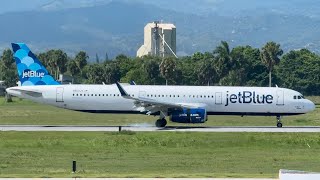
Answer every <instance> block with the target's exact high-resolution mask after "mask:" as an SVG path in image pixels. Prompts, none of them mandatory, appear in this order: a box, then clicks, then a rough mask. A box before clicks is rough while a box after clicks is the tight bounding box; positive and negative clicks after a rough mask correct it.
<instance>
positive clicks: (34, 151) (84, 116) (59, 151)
mask: <svg viewBox="0 0 320 180" xmlns="http://www.w3.org/2000/svg"><path fill="white" fill-rule="evenodd" d="M155 119H156V117H153V116H144V115H112V114H88V113H81V112H74V111H69V110H64V109H58V108H55V107H51V106H46V105H40V104H36V103H32V102H30V101H26V100H22V101H20V100H18V99H14V102H13V103H4V101H3V100H1V99H0V124H39V125H57V124H61V125H134V124H143V125H145V124H150V125H153V124H154V121H155ZM283 122H284V123H285V125H297V126H304V125H320V108H319V107H318V108H317V109H316V110H315V111H314V112H312V113H308V114H306V115H301V116H292V117H285V118H284V120H283ZM274 124H275V118H274V117H239V116H209V120H208V122H207V123H206V124H203V125H202V126H206V125H209V126H229V125H234V126H238V125H239V126H248V125H249V126H250V125H259V126H262V125H271V126H274ZM169 125H178V124H173V123H171V122H170V123H169ZM179 125H180V124H179ZM319 149H320V135H319V134H318V133H196V132H194V133H188V132H185V133H178V132H148V133H135V132H128V131H124V132H120V133H119V132H114V133H104V132H1V131H0V177H18V178H19V177H272V178H275V177H277V176H278V171H279V169H297V170H305V171H320V166H319V161H320V154H319ZM72 160H76V161H77V162H78V172H77V173H76V174H72V173H71V162H72Z"/></svg>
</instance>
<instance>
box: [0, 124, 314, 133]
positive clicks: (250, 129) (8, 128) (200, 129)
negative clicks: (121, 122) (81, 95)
mask: <svg viewBox="0 0 320 180" xmlns="http://www.w3.org/2000/svg"><path fill="white" fill-rule="evenodd" d="M0 131H87V132H90V131H92V132H94V131H98V132H99V131H103V132H116V131H135V132H161V131H168V132H170V131H175V132H176V131H177V132H280V133H289V132H320V126H301V127H295V126H292V127H282V128H277V127H268V126H234V127H230V126H228V127H191V126H189V127H187V126H167V127H164V128H157V127H153V126H71V125H70V126H68V125H55V126H52V125H0Z"/></svg>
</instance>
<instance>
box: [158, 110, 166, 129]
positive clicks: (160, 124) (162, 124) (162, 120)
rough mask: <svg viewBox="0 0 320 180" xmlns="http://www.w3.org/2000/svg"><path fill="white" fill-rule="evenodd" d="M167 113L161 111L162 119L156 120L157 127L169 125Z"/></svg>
mask: <svg viewBox="0 0 320 180" xmlns="http://www.w3.org/2000/svg"><path fill="white" fill-rule="evenodd" d="M165 118H166V114H165V113H164V112H162V111H160V119H158V120H157V121H156V127H165V126H166V125H167V120H166V119H165Z"/></svg>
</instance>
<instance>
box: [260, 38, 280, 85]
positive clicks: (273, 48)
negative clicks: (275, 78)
mask: <svg viewBox="0 0 320 180" xmlns="http://www.w3.org/2000/svg"><path fill="white" fill-rule="evenodd" d="M282 54H283V50H282V49H281V48H280V44H277V43H275V42H273V41H271V42H268V43H267V44H266V45H264V46H263V47H262V50H261V53H260V57H261V60H262V62H263V63H264V64H265V65H266V67H267V68H268V71H269V87H271V71H272V70H273V68H274V66H275V65H277V64H279V62H280V58H279V57H280V56H281V55H282Z"/></svg>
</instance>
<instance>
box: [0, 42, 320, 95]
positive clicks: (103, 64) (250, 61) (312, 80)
mask: <svg viewBox="0 0 320 180" xmlns="http://www.w3.org/2000/svg"><path fill="white" fill-rule="evenodd" d="M37 57H38V58H39V60H40V61H41V62H42V63H43V64H44V65H45V66H46V67H47V69H48V71H49V72H50V73H51V74H52V75H53V76H54V77H56V78H57V79H58V76H59V74H68V75H71V76H72V77H74V82H75V83H84V84H102V83H106V84H112V83H115V82H117V81H121V82H129V81H131V80H134V81H135V82H136V83H137V84H150V85H165V84H167V85H200V86H207V85H219V86H222V85H224V86H260V87H262V86H275V85H278V86H279V87H286V88H290V89H294V90H297V91H299V92H302V93H303V94H305V95H320V56H319V55H318V54H315V53H313V52H311V51H309V50H308V49H299V50H291V51H289V52H287V53H284V52H283V50H282V49H281V47H280V44H277V43H275V42H268V43H266V44H265V45H264V46H263V47H262V48H261V49H259V48H254V47H251V46H236V47H234V48H232V49H231V48H230V46H229V44H228V43H227V42H226V41H222V42H221V44H220V45H218V46H217V47H216V48H215V49H213V50H212V51H211V52H204V53H202V52H196V53H194V54H193V55H191V56H184V57H179V58H175V57H166V58H160V57H154V56H144V57H141V58H139V57H128V56H126V55H123V54H120V55H118V56H117V57H116V58H114V59H112V60H109V59H108V57H107V56H106V59H104V60H100V59H99V57H98V56H97V55H96V62H88V59H89V56H88V55H87V53H86V52H84V51H80V52H79V53H77V54H76V55H75V57H69V56H67V54H66V53H65V52H63V51H62V50H60V49H58V50H49V51H47V52H43V53H40V54H38V55H37ZM0 70H1V72H0V79H1V80H4V81H5V82H6V85H7V86H15V85H16V82H17V73H16V68H15V64H14V59H13V55H12V51H11V50H10V49H6V50H4V51H3V54H2V56H1V61H0Z"/></svg>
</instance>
